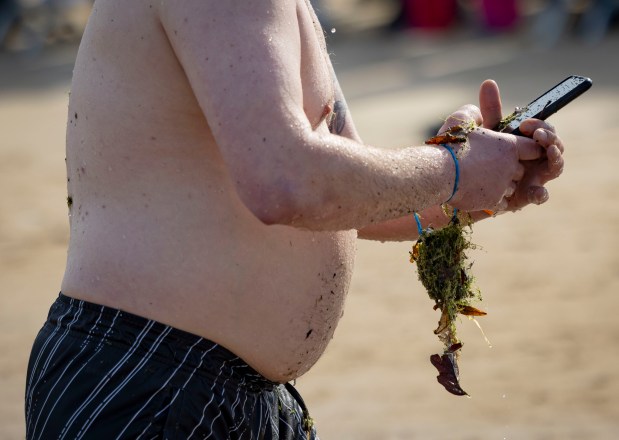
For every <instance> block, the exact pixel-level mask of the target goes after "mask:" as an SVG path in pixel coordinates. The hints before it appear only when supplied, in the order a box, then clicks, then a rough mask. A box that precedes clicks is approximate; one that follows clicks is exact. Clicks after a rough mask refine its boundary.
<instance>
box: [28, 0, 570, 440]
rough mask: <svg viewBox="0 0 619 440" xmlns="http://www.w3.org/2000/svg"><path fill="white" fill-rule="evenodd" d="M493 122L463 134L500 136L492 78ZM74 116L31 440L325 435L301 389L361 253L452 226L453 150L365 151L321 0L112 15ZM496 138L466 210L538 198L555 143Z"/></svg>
mask: <svg viewBox="0 0 619 440" xmlns="http://www.w3.org/2000/svg"><path fill="white" fill-rule="evenodd" d="M480 107H481V112H480V110H478V109H477V108H476V107H473V106H467V107H464V108H462V109H461V110H459V111H458V112H456V113H455V114H454V115H452V119H451V121H448V124H449V123H453V121H454V120H457V121H459V120H462V119H473V120H475V121H476V122H477V123H479V124H483V127H486V128H487V127H493V126H494V125H495V124H496V123H497V122H498V120H499V118H500V115H501V108H500V99H499V94H498V89H497V87H496V84H495V83H493V82H491V81H488V82H485V83H484V84H483V85H482V88H481V93H480ZM68 113H69V118H68V119H69V120H68V129H67V173H68V201H69V210H70V223H71V239H70V244H69V252H68V261H67V269H66V273H65V277H64V280H63V283H62V294H61V296H60V297H59V299H58V300H57V301H56V302H55V303H54V305H53V306H52V309H51V311H50V315H49V319H48V322H47V323H46V324H45V326H44V328H43V329H42V330H41V332H40V334H39V336H38V337H37V339H36V341H35V344H34V348H33V352H32V355H31V360H30V365H29V370H28V380H27V390H26V418H27V422H26V423H27V436H28V438H32V439H34V438H37V439H38V438H42V439H48V438H67V439H68V438H70V439H74V438H132V439H133V438H155V437H156V438H160V437H163V438H182V439H187V438H207V437H211V438H243V439H245V438H251V439H253V438H280V436H281V437H282V438H301V437H302V438H307V437H310V438H315V435H316V434H315V430H314V428H313V427H312V423H311V419H309V417H308V415H307V409H306V408H305V406H304V405H303V402H302V399H301V398H300V396H298V393H296V391H295V390H294V388H292V386H290V385H289V384H287V383H288V382H289V381H291V380H293V379H295V378H296V377H299V376H300V375H302V374H303V373H305V372H306V371H308V369H309V368H310V367H311V366H312V365H313V364H314V363H315V362H316V361H317V360H318V358H319V357H320V356H321V354H322V353H323V351H324V350H325V348H326V346H327V344H328V343H329V341H330V339H331V338H332V336H333V332H334V330H335V327H336V326H337V323H338V320H339V319H340V317H341V315H342V310H343V305H344V299H345V296H346V292H347V289H348V286H349V282H350V277H351V272H352V266H353V259H354V248H355V239H356V238H357V237H358V236H360V237H362V238H368V239H380V240H404V239H406V240H414V239H415V238H416V228H415V222H414V220H413V219H412V217H411V215H410V213H411V212H412V211H418V212H422V217H423V219H424V221H426V222H431V223H432V224H433V225H434V226H438V227H440V226H441V225H444V224H446V222H447V220H448V219H447V218H445V217H444V216H443V214H442V213H441V212H440V209H439V208H437V207H438V206H439V205H440V204H441V203H443V202H445V201H446V200H447V199H449V198H450V196H451V195H452V192H453V189H454V180H455V172H454V169H455V167H454V160H453V159H452V157H451V155H450V154H449V152H448V150H447V149H446V148H443V147H440V146H421V147H411V148H404V149H399V150H385V149H378V148H374V147H371V146H368V145H363V144H361V142H360V139H359V137H358V136H357V134H356V132H355V129H354V126H353V123H352V120H351V119H350V116H349V113H348V112H347V111H346V106H345V103H344V100H343V97H342V96H341V91H340V88H339V85H338V84H337V81H336V80H335V79H334V75H333V72H332V67H331V63H330V61H329V58H328V55H327V52H326V49H325V42H324V39H323V35H322V31H321V30H320V28H319V25H318V24H317V20H316V17H315V15H314V13H313V11H312V9H311V7H310V6H309V3H308V1H307V0H243V1H233V0H230V1H220V0H183V1H179V0H160V1H149V0H132V1H131V2H125V1H121V0H98V1H97V2H96V3H95V6H94V9H93V13H92V16H91V19H90V22H89V24H88V27H87V29H86V33H85V35H84V37H83V41H82V45H81V47H80V51H79V54H78V59H77V63H76V66H75V71H74V78H73V86H72V92H71V98H70V103H69V112H68ZM482 116H483V117H482ZM486 128H480V129H477V130H475V131H474V132H473V133H471V134H470V136H469V142H468V143H467V147H466V148H462V149H461V150H460V151H458V153H457V154H458V160H459V166H460V182H459V188H458V191H457V192H456V194H455V195H454V197H453V198H452V199H451V201H450V204H451V205H452V206H454V207H457V208H460V209H462V210H468V211H471V212H472V215H473V217H474V218H481V217H484V216H487V215H486V214H480V213H478V211H479V210H482V209H495V210H516V209H520V208H521V207H523V206H524V205H526V204H528V203H530V202H534V203H541V202H543V201H544V200H545V199H546V198H547V195H546V191H545V189H544V188H543V184H544V183H545V182H546V181H548V180H550V179H552V178H555V177H557V176H558V175H559V174H560V172H561V168H562V166H563V160H562V156H561V152H562V150H563V146H562V144H561V141H560V139H559V138H558V137H557V136H556V134H555V133H554V130H553V129H552V128H551V127H550V126H548V125H547V124H545V123H543V122H541V121H534V120H530V121H528V122H527V123H526V124H524V126H523V127H522V129H523V132H524V133H525V134H527V135H530V136H533V138H534V139H535V140H532V139H528V138H524V137H518V138H517V137H515V136H511V135H505V134H499V133H495V132H493V131H491V130H488V129H486ZM330 129H331V131H330ZM455 147H456V146H454V148H455ZM532 159H537V160H532ZM529 160H531V161H529ZM523 161H529V162H523ZM283 384H286V385H283ZM306 436H307V437H306Z"/></svg>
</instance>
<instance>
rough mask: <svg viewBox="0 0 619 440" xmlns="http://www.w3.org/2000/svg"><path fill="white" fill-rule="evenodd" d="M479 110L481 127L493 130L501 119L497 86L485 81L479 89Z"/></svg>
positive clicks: (492, 82) (499, 96) (490, 81)
mask: <svg viewBox="0 0 619 440" xmlns="http://www.w3.org/2000/svg"><path fill="white" fill-rule="evenodd" d="M479 108H480V111H481V116H482V119H483V127H484V128H489V129H494V128H495V127H496V126H497V125H498V124H499V122H500V121H501V117H502V111H503V110H502V105H501V93H500V92H499V86H498V85H497V83H496V82H494V81H493V80H491V79H487V80H486V81H484V82H483V83H482V84H481V87H480V88H479Z"/></svg>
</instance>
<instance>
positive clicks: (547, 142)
mask: <svg viewBox="0 0 619 440" xmlns="http://www.w3.org/2000/svg"><path fill="white" fill-rule="evenodd" d="M532 138H533V140H534V141H535V142H537V143H538V144H540V145H541V146H543V147H548V146H551V145H556V146H557V148H558V149H559V151H560V152H561V153H563V150H564V147H563V142H562V141H561V139H560V138H559V136H557V134H556V133H555V132H553V131H550V130H548V129H545V128H538V129H536V130H535V131H534V132H533V136H532Z"/></svg>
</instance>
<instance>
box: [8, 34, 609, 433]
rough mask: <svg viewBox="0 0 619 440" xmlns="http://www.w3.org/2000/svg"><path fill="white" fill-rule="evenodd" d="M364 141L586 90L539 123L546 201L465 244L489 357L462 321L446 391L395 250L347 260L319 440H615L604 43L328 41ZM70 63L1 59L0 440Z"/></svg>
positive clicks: (57, 246)
mask: <svg viewBox="0 0 619 440" xmlns="http://www.w3.org/2000/svg"><path fill="white" fill-rule="evenodd" d="M329 44H330V50H331V51H332V52H333V60H334V63H335V67H336V70H337V72H338V75H339V77H340V82H341V84H342V87H343V89H344V92H345V93H346V94H347V96H348V100H349V105H350V108H351V111H352V113H353V116H354V118H355V121H356V124H357V127H358V129H359V131H360V133H361V135H362V137H363V138H364V141H365V142H366V143H368V144H371V145H376V146H380V147H393V146H406V145H412V144H420V143H422V142H423V140H424V139H425V138H426V137H427V134H428V130H429V128H430V127H434V126H437V125H440V121H441V117H444V116H446V115H447V114H448V113H449V112H450V111H451V110H453V109H455V108H457V107H458V106H460V105H462V104H465V103H469V102H471V103H475V102H476V100H477V89H478V86H479V84H480V83H481V81H483V80H484V79H486V78H494V79H495V80H497V82H498V83H499V85H500V86H501V88H502V92H503V100H504V104H505V106H506V109H509V110H511V109H512V108H513V107H514V106H516V105H523V104H526V103H527V102H528V101H529V100H531V99H532V98H534V97H536V96H537V95H539V94H540V93H541V92H543V91H545V90H546V89H548V88H550V87H551V86H552V85H554V84H555V83H556V82H558V81H559V80H561V79H563V78H564V77H566V76H568V75H569V74H580V75H585V76H589V77H591V78H592V79H593V81H594V86H593V88H592V89H591V90H590V91H589V92H587V94H586V95H585V96H583V97H582V98H580V99H579V100H578V101H576V102H575V103H574V104H572V105H570V106H568V107H567V108H565V109H563V110H562V111H561V112H560V113H558V114H557V115H555V116H553V117H552V119H551V121H552V123H553V124H554V125H555V126H557V128H558V130H559V132H560V133H561V135H562V137H563V139H564V142H565V144H566V146H567V151H566V161H567V163H566V170H565V173H564V175H563V176H562V177H561V178H560V179H559V180H557V181H555V182H552V183H551V184H550V185H549V190H550V194H551V198H550V201H549V202H548V203H547V204H545V205H543V206H540V207H530V208H528V209H526V210H524V211H522V212H520V213H518V214H516V215H514V214H506V215H502V216H499V217H497V218H494V219H490V220H487V221H484V222H482V223H479V224H477V225H475V226H474V231H473V241H474V242H475V243H476V244H477V245H479V247H480V249H478V250H476V251H474V252H472V253H471V258H472V259H473V260H474V266H473V272H474V274H475V276H476V277H477V282H478V285H479V287H480V289H481V291H482V294H483V296H484V301H483V303H482V304H481V306H482V308H484V309H485V310H487V311H488V316H486V317H483V318H480V320H479V321H480V323H481V325H482V326H483V329H484V331H485V333H486V335H487V337H488V338H489V340H490V342H491V346H489V345H488V344H487V343H486V341H485V340H484V338H483V336H482V335H481V333H480V332H479V330H478V329H477V327H476V326H475V325H474V323H473V322H469V321H468V320H466V319H463V320H462V322H461V323H460V326H459V332H460V335H461V337H462V339H463V340H464V343H465V347H464V349H463V353H462V357H461V360H460V369H461V379H462V386H463V388H464V389H465V390H467V391H468V392H469V393H470V395H471V398H462V397H455V396H452V395H450V394H448V393H447V392H446V391H445V390H444V389H443V388H442V387H441V386H440V385H439V384H438V383H437V382H436V379H435V377H436V370H435V369H434V367H433V366H432V365H431V364H430V362H429V356H430V355H431V354H433V353H438V352H439V351H440V350H441V344H440V343H439V341H438V340H437V339H436V337H435V335H434V334H433V332H432V330H433V329H434V328H435V327H436V323H437V320H438V317H439V316H438V315H439V314H438V312H436V311H433V310H432V305H433V303H432V301H431V300H430V299H429V298H428V296H427V294H426V293H425V291H424V290H423V288H422V286H421V285H420V283H419V282H418V281H417V275H416V271H415V267H414V266H413V265H411V264H410V263H409V262H408V251H409V249H410V247H411V245H412V243H376V242H368V241H359V242H358V256H357V260H356V269H355V275H354V277H353V282H352V288H351V290H350V293H349V296H348V300H347V308H346V314H345V316H344V318H343V320H342V322H341V324H340V327H339V328H338V330H337V332H336V334H335V338H334V340H333V341H332V344H331V345H330V346H329V348H328V349H327V352H326V354H325V355H324V356H323V358H322V359H321V360H320V361H319V362H318V364H317V365H316V366H315V368H314V369H313V370H311V371H310V372H309V373H308V374H307V375H305V376H304V377H302V378H300V379H299V380H298V381H297V386H298V388H299V390H300V391H301V393H302V394H303V396H304V398H305V400H306V403H307V404H308V406H309V408H310V411H311V413H312V416H313V418H314V419H315V421H316V423H317V426H318V429H319V434H320V437H321V438H322V439H323V440H329V439H357V440H359V439H360V440H373V439H377V440H378V439H458V440H473V439H479V440H485V439H509V440H513V439H539V440H542V439H543V440H546V439H608V440H610V439H615V438H619V396H618V394H619V375H618V373H617V366H618V365H619V342H617V341H619V319H617V317H616V316H615V313H616V312H617V310H619V295H618V294H619V172H618V171H617V169H618V167H619V141H617V137H616V136H615V134H616V126H617V124H618V122H617V116H616V115H617V105H618V103H619V80H618V78H619V58H618V57H617V54H618V53H619V35H618V34H617V33H616V32H615V33H611V34H610V35H609V36H608V37H607V38H606V39H605V40H604V41H603V42H602V43H600V44H598V45H595V46H589V45H585V44H584V43H583V42H581V41H579V40H576V39H573V38H567V39H566V40H565V41H562V42H561V43H560V44H559V45H558V46H557V47H555V48H553V49H544V50H542V49H536V48H534V47H531V45H529V44H527V42H526V41H525V40H523V39H522V38H514V37H499V36H495V37H487V36H486V37H483V36H481V35H477V34H471V33H470V32H469V33H463V34H460V33H455V34H453V35H449V36H445V37H440V38H437V37H433V38H430V37H428V36H426V35H419V34H413V33H406V34H398V35H390V36H386V35H382V34H376V33H370V32H362V33H358V34H354V35H353V34H348V35H339V34H337V33H336V34H335V35H333V36H330V37H329ZM75 51H76V47H72V46H65V47H62V48H55V49H53V50H50V51H46V52H45V53H43V54H41V55H40V56H39V57H37V58H24V57H20V56H17V55H15V54H2V55H1V56H0V127H1V130H0V200H2V204H1V208H0V292H1V295H0V439H19V438H23V437H24V433H25V428H24V423H23V390H24V383H25V371H26V365H27V361H28V355H29V351H30V347H31V343H32V341H33V339H34V337H35V334H36V332H37V331H38V329H39V327H40V325H41V324H42V322H43V321H44V319H45V316H46V313H47V309H48V308H49V305H50V304H51V302H52V301H53V300H54V298H55V297H56V296H57V294H58V290H59V286H60V280H61V277H62V274H63V269H64V264H65V257H66V243H67V239H68V221H67V212H66V186H65V168H64V135H65V133H64V131H65V125H66V121H65V119H66V107H67V102H68V95H69V90H70V79H71V71H72V62H73V57H74V55H75Z"/></svg>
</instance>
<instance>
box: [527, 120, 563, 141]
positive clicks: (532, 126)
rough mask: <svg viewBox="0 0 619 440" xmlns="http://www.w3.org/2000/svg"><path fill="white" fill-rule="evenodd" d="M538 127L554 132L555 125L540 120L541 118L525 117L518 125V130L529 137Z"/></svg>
mask: <svg viewBox="0 0 619 440" xmlns="http://www.w3.org/2000/svg"><path fill="white" fill-rule="evenodd" d="M538 128H544V129H546V130H548V131H551V132H553V133H555V132H556V129H555V127H554V126H553V125H552V124H551V123H550V122H548V121H542V120H541V119H525V120H524V121H522V124H520V127H519V129H520V132H521V133H522V134H524V135H525V136H529V137H531V135H532V134H533V132H534V131H535V130H537V129H538Z"/></svg>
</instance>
